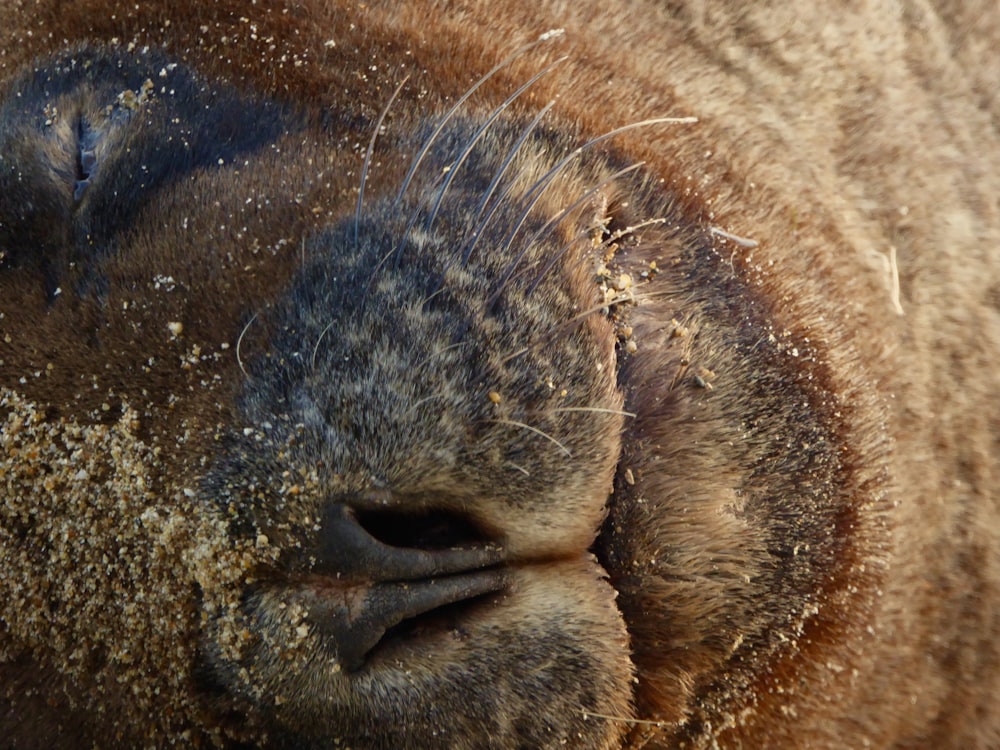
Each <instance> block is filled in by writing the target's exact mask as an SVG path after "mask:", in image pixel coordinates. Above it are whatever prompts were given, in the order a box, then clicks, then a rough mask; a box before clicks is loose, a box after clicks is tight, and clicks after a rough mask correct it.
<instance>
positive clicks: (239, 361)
mask: <svg viewBox="0 0 1000 750" xmlns="http://www.w3.org/2000/svg"><path fill="white" fill-rule="evenodd" d="M258 314H259V313H254V314H253V317H252V318H250V320H248V321H247V324H246V325H245V326H243V330H242V331H240V335H239V337H238V338H237V339H236V364H238V365H239V366H240V370H241V371H242V373H243V374H244V375H246V376H247V377H248V378H249V377H250V373H249V372H247V368H245V367H244V366H243V358H242V357H241V356H240V347H241V346H242V345H243V337H244V336H245V335H246V332H247V330H248V329H249V328H250V326H251V325H252V324H253V322H254V321H255V320H257V315H258Z"/></svg>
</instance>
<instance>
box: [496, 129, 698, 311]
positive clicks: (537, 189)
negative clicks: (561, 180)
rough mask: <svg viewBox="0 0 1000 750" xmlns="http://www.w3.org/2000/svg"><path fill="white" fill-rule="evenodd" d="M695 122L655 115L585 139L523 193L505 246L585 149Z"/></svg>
mask: <svg viewBox="0 0 1000 750" xmlns="http://www.w3.org/2000/svg"><path fill="white" fill-rule="evenodd" d="M696 122H698V118H697V117H655V118H653V119H650V120H640V121H639V122H633V123H630V124H628V125H622V126H621V127H620V128H615V129H614V130H609V131H608V132H606V133H604V134H603V135H599V136H597V137H596V138H592V139H590V140H589V141H587V142H586V143H584V144H583V145H582V146H578V147H577V148H575V149H573V150H572V151H571V152H570V153H569V154H568V155H567V156H565V157H564V158H563V159H562V160H560V161H559V162H558V163H557V164H556V165H555V166H554V167H552V168H551V169H549V171H548V172H546V173H545V174H543V175H542V176H541V177H539V178H538V180H537V181H536V182H535V184H534V185H532V186H531V188H530V189H529V190H528V191H527V192H526V193H525V202H526V203H527V207H526V208H525V209H524V211H523V212H522V214H521V216H520V217H519V218H518V220H517V221H516V222H514V228H513V229H512V230H511V232H509V233H508V236H507V239H506V241H505V243H504V245H505V247H509V246H510V243H511V241H512V240H513V238H514V236H515V235H516V234H517V232H518V231H519V230H520V228H521V225H522V224H524V221H525V220H526V219H527V217H528V214H529V213H530V212H531V209H532V208H533V207H534V205H535V203H537V202H538V196H539V195H540V194H541V193H544V191H545V190H546V189H547V188H548V186H549V185H550V184H551V183H552V181H553V180H554V179H555V177H556V175H558V174H559V173H560V172H561V171H562V170H564V169H565V168H566V167H567V166H568V165H569V163H570V162H572V161H573V160H574V159H576V158H577V157H578V156H580V154H582V153H583V152H584V151H587V150H589V149H591V148H593V147H594V146H597V145H598V144H600V143H603V142H604V141H606V140H609V139H611V138H614V137H615V136H617V135H621V134H622V133H626V132H628V131H630V130H635V129H637V128H643V127H648V126H650V125H660V124H665V123H668V124H677V123H682V124H689V123H696ZM536 194H537V195H536ZM491 213H492V212H491ZM495 301H496V300H495V299H493V302H495ZM491 304H492V302H491Z"/></svg>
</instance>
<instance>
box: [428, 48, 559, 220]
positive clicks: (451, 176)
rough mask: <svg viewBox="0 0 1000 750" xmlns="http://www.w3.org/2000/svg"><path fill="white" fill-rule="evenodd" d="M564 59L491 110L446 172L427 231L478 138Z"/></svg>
mask: <svg viewBox="0 0 1000 750" xmlns="http://www.w3.org/2000/svg"><path fill="white" fill-rule="evenodd" d="M566 59H567V58H566V57H565V56H564V57H560V58H559V59H558V60H556V61H555V62H553V63H552V64H550V65H548V66H546V67H545V68H543V69H542V70H541V71H539V72H538V73H536V74H535V75H534V76H533V77H532V78H531V79H530V80H529V81H527V82H526V83H524V84H523V85H522V86H521V87H520V88H519V89H517V91H515V92H514V93H513V94H511V95H510V96H509V97H507V99H506V100H505V101H504V102H503V104H501V105H500V106H499V107H497V108H496V109H495V110H493V112H492V113H491V114H490V116H489V117H488V118H487V120H486V122H484V123H483V124H482V125H481V126H480V127H479V129H478V130H477V131H476V132H475V133H474V134H473V136H472V138H470V139H469V143H468V144H467V145H466V147H465V148H464V149H463V150H462V153H461V154H459V157H458V158H457V159H456V160H455V163H454V164H453V165H452V167H451V171H449V172H448V177H447V178H446V179H445V181H444V184H443V185H442V186H441V190H440V191H439V192H438V197H437V200H436V201H435V202H434V206H433V208H431V211H430V215H429V216H428V217H427V224H426V228H427V231H430V229H431V227H432V226H433V224H434V219H436V218H437V215H438V211H439V210H440V208H441V203H442V201H443V200H444V197H445V194H446V193H447V192H448V188H450V187H451V183H452V182H454V180H455V176H456V175H457V174H458V171H459V168H460V167H461V166H462V164H464V163H465V160H466V159H467V158H468V156H469V154H470V153H472V149H473V148H475V146H476V144H477V143H478V142H479V140H480V138H482V137H483V135H484V134H485V133H486V131H487V130H489V128H490V126H491V125H493V123H494V122H496V120H497V118H498V117H500V115H501V114H503V112H504V110H506V109H507V108H508V107H509V106H510V105H511V104H513V103H514V102H515V101H517V99H518V98H520V96H521V94H523V93H524V92H525V91H527V90H528V89H529V88H530V87H531V86H532V85H533V84H534V83H535V82H536V81H538V79H539V78H541V77H542V76H544V75H546V74H547V73H549V72H551V71H552V69H553V68H555V67H556V66H557V65H559V64H560V63H562V62H564V61H565V60H566Z"/></svg>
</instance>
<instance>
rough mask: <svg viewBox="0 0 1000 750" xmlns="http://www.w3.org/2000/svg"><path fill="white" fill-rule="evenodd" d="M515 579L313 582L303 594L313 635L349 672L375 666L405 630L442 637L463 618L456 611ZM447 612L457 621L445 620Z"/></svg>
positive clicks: (492, 574) (484, 574) (501, 573)
mask: <svg viewBox="0 0 1000 750" xmlns="http://www.w3.org/2000/svg"><path fill="white" fill-rule="evenodd" d="M509 584H510V575H509V574H508V572H507V571H506V570H504V569H503V568H491V569H488V570H480V571H474V572H470V573H462V574H457V575H450V576H445V577H441V578H431V579H427V580H418V581H392V582H380V583H361V584H354V585H352V584H347V585H345V584H344V583H343V582H340V581H330V580H329V579H321V580H315V579H314V580H312V581H310V582H309V583H308V584H306V585H305V586H304V587H303V588H300V589H299V596H300V597H301V599H300V601H301V602H302V603H303V604H304V606H305V608H306V609H307V611H308V613H309V617H308V619H309V622H310V623H311V626H312V630H313V632H314V633H315V634H316V635H317V636H319V637H320V638H322V639H323V640H324V641H327V642H329V643H330V645H331V646H333V647H334V648H335V649H336V651H337V661H338V662H339V663H340V665H341V666H342V667H343V668H344V669H345V670H347V671H348V672H356V671H358V670H360V669H362V668H363V667H364V666H365V665H366V664H368V663H370V661H371V660H372V658H373V657H374V655H375V654H376V652H379V651H381V650H383V647H384V646H386V645H388V644H389V642H390V641H392V640H393V639H392V637H391V635H392V634H393V633H394V631H395V630H396V629H397V628H398V627H399V626H400V625H404V624H406V625H410V626H411V628H410V629H411V631H412V632H417V631H420V632H436V631H439V630H441V629H443V628H444V627H447V626H448V623H451V624H452V626H453V623H454V622H455V621H456V619H455V618H456V617H458V618H459V619H460V618H461V614H458V613H455V612H454V610H455V605H465V604H467V603H468V604H471V603H472V602H473V601H474V600H478V599H480V598H481V597H484V596H485V595H488V594H492V593H498V592H500V591H503V590H504V589H505V588H507V586H509ZM445 611H448V612H450V613H451V614H452V615H453V616H452V617H444V616H443V615H444V613H445Z"/></svg>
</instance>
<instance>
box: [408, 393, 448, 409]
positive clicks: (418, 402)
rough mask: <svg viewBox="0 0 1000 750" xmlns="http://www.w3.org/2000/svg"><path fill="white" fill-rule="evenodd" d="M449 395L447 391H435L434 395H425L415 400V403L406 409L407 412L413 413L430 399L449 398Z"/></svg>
mask: <svg viewBox="0 0 1000 750" xmlns="http://www.w3.org/2000/svg"><path fill="white" fill-rule="evenodd" d="M447 396H448V394H447V393H435V394H434V395H432V396H425V397H424V398H421V399H418V400H416V401H415V402H413V404H412V405H411V406H410V408H409V409H407V410H406V413H407V414H412V413H413V412H414V411H416V410H417V409H418V408H419V407H420V406H422V405H423V404H426V403H427V402H428V401H435V400H436V399H439V398H447Z"/></svg>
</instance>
